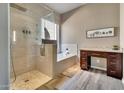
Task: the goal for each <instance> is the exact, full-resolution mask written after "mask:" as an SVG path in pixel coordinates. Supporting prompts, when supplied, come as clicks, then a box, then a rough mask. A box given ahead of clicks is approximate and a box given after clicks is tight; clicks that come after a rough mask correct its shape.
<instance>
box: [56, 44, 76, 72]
mask: <svg viewBox="0 0 124 93" xmlns="http://www.w3.org/2000/svg"><path fill="white" fill-rule="evenodd" d="M67 48H68V51H69V53H68V54H67V53H66V49H67ZM77 62H78V57H77V44H63V45H62V53H59V54H57V62H56V74H59V73H62V72H63V71H64V70H66V69H67V68H69V67H71V66H73V65H74V64H76V63H77Z"/></svg>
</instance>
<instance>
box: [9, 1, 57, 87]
mask: <svg viewBox="0 0 124 93" xmlns="http://www.w3.org/2000/svg"><path fill="white" fill-rule="evenodd" d="M10 13H11V15H10V19H11V32H10V34H11V35H10V36H11V37H10V39H11V47H10V50H11V52H10V53H11V72H10V73H11V74H10V75H11V76H10V77H11V84H10V89H37V88H38V87H40V86H42V85H43V84H45V83H46V82H48V81H49V80H51V79H52V76H51V75H49V73H48V72H50V71H47V72H46V70H45V68H50V67H48V65H46V64H48V63H47V60H46V59H47V54H46V56H45V55H41V53H40V52H43V51H41V47H42V39H52V40H56V39H57V37H56V32H55V31H56V24H55V17H54V12H53V11H50V10H48V9H46V8H45V7H44V5H43V4H28V3H27V4H10ZM45 48H48V49H47V50H49V46H46V47H45ZM47 52H48V51H45V53H47ZM49 54H52V53H49ZM44 60H46V62H43V61H44ZM49 70H50V69H49Z"/></svg>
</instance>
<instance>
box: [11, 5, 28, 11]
mask: <svg viewBox="0 0 124 93" xmlns="http://www.w3.org/2000/svg"><path fill="white" fill-rule="evenodd" d="M10 7H13V8H16V9H18V10H20V11H22V12H26V11H27V9H26V8H24V7H22V6H19V5H17V4H14V3H11V4H10Z"/></svg>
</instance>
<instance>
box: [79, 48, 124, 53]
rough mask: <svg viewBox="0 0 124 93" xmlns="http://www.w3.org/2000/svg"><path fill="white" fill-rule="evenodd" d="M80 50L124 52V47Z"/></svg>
mask: <svg viewBox="0 0 124 93" xmlns="http://www.w3.org/2000/svg"><path fill="white" fill-rule="evenodd" d="M80 50H89V51H103V52H116V53H123V49H119V50H113V49H111V48H81V49H80Z"/></svg>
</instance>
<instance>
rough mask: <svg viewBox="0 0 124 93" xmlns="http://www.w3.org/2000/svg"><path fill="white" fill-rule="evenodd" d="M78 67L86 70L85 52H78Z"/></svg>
mask: <svg viewBox="0 0 124 93" xmlns="http://www.w3.org/2000/svg"><path fill="white" fill-rule="evenodd" d="M80 66H81V69H85V70H87V69H88V68H87V52H83V51H81V52H80Z"/></svg>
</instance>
